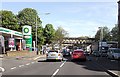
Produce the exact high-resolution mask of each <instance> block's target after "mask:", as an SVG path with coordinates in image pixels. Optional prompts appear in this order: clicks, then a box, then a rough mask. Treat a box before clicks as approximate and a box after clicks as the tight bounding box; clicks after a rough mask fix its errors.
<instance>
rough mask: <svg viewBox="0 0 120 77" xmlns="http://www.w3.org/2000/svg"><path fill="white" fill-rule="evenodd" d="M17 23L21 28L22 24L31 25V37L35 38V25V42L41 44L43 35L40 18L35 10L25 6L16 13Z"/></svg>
mask: <svg viewBox="0 0 120 77" xmlns="http://www.w3.org/2000/svg"><path fill="white" fill-rule="evenodd" d="M18 18H19V23H20V26H21V28H20V29H22V26H24V25H29V26H32V35H33V36H32V38H33V40H34V41H35V40H36V26H37V35H38V36H37V39H38V41H37V43H38V45H41V44H43V42H44V37H43V27H42V25H41V23H42V21H41V20H40V18H39V16H38V14H37V11H36V10H35V9H32V8H25V9H23V10H22V11H20V12H19V13H18Z"/></svg>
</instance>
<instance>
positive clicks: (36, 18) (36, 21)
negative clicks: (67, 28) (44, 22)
mask: <svg viewBox="0 0 120 77" xmlns="http://www.w3.org/2000/svg"><path fill="white" fill-rule="evenodd" d="M49 14H50V13H44V15H49ZM38 15H39V14H38ZM37 19H38V17H37V15H36V52H37V55H38V49H37V27H38V26H37Z"/></svg>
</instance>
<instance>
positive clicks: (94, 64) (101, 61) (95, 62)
mask: <svg viewBox="0 0 120 77" xmlns="http://www.w3.org/2000/svg"><path fill="white" fill-rule="evenodd" d="M65 59H67V60H66V62H73V63H75V64H77V65H81V66H82V67H83V68H84V69H88V70H93V71H101V72H105V71H106V70H105V69H107V70H114V71H120V67H119V66H120V61H114V62H111V61H110V60H109V59H107V58H106V57H99V58H96V57H93V56H87V60H86V61H84V60H75V61H71V58H70V56H69V57H68V56H66V57H65Z"/></svg>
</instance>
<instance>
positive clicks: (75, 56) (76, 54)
mask: <svg viewBox="0 0 120 77" xmlns="http://www.w3.org/2000/svg"><path fill="white" fill-rule="evenodd" d="M71 60H72V61H73V60H85V61H86V55H85V53H84V51H83V50H82V49H77V50H74V51H73V52H72V54H71Z"/></svg>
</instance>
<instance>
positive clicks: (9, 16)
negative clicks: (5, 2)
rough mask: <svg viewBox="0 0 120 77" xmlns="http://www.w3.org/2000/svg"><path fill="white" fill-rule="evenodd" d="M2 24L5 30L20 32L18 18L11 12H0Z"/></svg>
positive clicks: (0, 22)
mask: <svg viewBox="0 0 120 77" xmlns="http://www.w3.org/2000/svg"><path fill="white" fill-rule="evenodd" d="M0 20H1V21H0V24H1V25H2V27H4V28H8V29H12V30H18V28H19V25H18V19H17V17H16V16H15V15H14V14H13V13H12V12H11V11H7V10H2V11H0Z"/></svg>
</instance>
